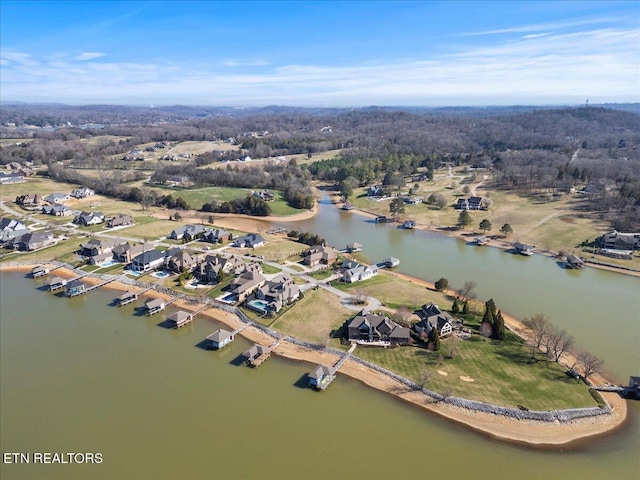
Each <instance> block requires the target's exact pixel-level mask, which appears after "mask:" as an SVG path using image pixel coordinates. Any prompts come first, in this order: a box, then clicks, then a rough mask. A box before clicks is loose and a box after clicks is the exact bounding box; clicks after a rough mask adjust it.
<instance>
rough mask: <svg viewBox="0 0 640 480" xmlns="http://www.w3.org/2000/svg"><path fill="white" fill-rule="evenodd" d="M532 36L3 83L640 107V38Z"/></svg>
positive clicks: (46, 91)
mask: <svg viewBox="0 0 640 480" xmlns="http://www.w3.org/2000/svg"><path fill="white" fill-rule="evenodd" d="M525 37H526V38H519V39H516V40H514V41H510V42H506V43H495V44H493V45H489V46H482V47H468V46H467V47H465V48H460V49H459V51H457V52H456V53H453V54H448V55H442V56H440V57H438V58H428V59H423V60H418V61H416V60H412V61H410V60H404V61H394V62H379V63H377V64H374V63H371V62H367V63H365V64H361V65H351V66H318V65H282V66H275V67H273V66H272V67H269V68H263V69H260V71H259V72H256V71H255V70H254V69H252V68H242V66H244V65H248V64H250V62H239V61H238V62H236V63H232V65H230V66H234V67H236V66H237V68H234V69H233V70H232V71H231V73H229V72H227V71H225V70H220V67H219V64H218V65H204V64H198V66H197V69H194V68H193V65H192V64H186V63H185V64H176V63H171V64H166V65H165V64H163V63H160V62H158V63H141V64H138V63H115V62H111V63H98V62H90V61H89V62H80V63H78V62H76V61H73V60H72V61H68V62H65V61H64V60H60V59H58V60H57V61H49V62H42V64H38V62H37V60H34V59H33V58H32V57H31V56H30V55H28V54H15V53H14V54H12V55H9V56H7V55H5V53H3V54H2V61H3V62H7V64H3V75H2V78H1V79H0V81H1V87H2V92H3V97H4V98H11V99H16V100H27V101H28V100H48V101H66V102H70V103H88V102H100V101H106V102H114V103H115V102H119V103H141V102H144V103H146V102H152V103H164V104H167V103H190V104H198V103H200V104H202V103H214V104H218V105H222V104H227V105H249V104H253V105H260V104H262V105H264V104H268V103H284V104H289V105H291V104H300V105H312V104H313V105H371V104H387V105H389V104H415V105H418V104H423V105H424V104H458V105H461V104H487V103H493V104H498V103H503V104H504V103H511V104H513V103H549V102H554V103H562V102H567V103H569V102H572V101H573V100H571V99H574V100H578V101H579V102H582V101H583V100H584V99H582V100H580V98H581V97H584V98H587V97H589V98H591V99H592V101H596V100H595V99H596V98H599V99H601V100H600V101H634V100H635V101H637V100H638V99H639V98H640V86H639V85H638V81H637V78H638V76H637V74H638V71H639V68H640V47H639V45H640V31H639V30H624V29H599V30H592V31H589V32H577V33H567V34H555V33H546V34H545V35H526V36H525ZM34 62H35V63H36V65H38V66H37V68H34V65H33V63H34ZM229 62H232V61H229ZM35 95H40V96H39V97H36V96H35ZM621 99H622V100H621Z"/></svg>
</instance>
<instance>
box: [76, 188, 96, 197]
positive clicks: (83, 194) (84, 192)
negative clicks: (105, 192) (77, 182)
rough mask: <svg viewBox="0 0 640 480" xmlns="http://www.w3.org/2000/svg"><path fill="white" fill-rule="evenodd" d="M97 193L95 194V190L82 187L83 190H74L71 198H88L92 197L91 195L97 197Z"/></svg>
mask: <svg viewBox="0 0 640 480" xmlns="http://www.w3.org/2000/svg"><path fill="white" fill-rule="evenodd" d="M95 194H96V192H94V191H93V190H91V189H90V188H88V187H82V188H78V189H76V190H73V191H72V192H71V196H72V197H75V198H78V199H80V198H86V197H90V196H91V195H95Z"/></svg>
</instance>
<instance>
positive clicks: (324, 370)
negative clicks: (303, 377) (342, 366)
mask: <svg viewBox="0 0 640 480" xmlns="http://www.w3.org/2000/svg"><path fill="white" fill-rule="evenodd" d="M329 375H333V368H331V367H327V366H326V365H318V366H317V367H316V368H314V369H313V370H312V371H311V373H309V378H313V379H314V380H320V379H321V378H323V377H326V376H329Z"/></svg>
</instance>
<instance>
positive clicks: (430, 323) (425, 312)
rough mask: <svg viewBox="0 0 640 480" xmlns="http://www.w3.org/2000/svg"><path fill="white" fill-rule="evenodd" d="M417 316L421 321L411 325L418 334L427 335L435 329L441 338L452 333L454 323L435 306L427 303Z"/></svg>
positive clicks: (451, 318) (450, 317)
mask: <svg viewBox="0 0 640 480" xmlns="http://www.w3.org/2000/svg"><path fill="white" fill-rule="evenodd" d="M419 315H420V317H421V320H420V321H419V322H417V323H415V324H414V325H413V329H414V330H415V331H416V332H417V333H418V334H421V335H422V334H424V335H429V332H431V330H432V329H434V328H437V329H438V333H439V334H440V336H441V337H445V336H447V335H450V334H451V333H453V326H454V323H456V321H455V320H454V319H453V317H452V316H451V315H449V314H448V313H447V312H443V311H442V310H440V307H438V306H437V305H436V304H434V303H432V302H429V303H427V304H425V305H423V306H422V308H421V309H420V312H419Z"/></svg>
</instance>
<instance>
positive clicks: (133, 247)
mask: <svg viewBox="0 0 640 480" xmlns="http://www.w3.org/2000/svg"><path fill="white" fill-rule="evenodd" d="M154 248H155V247H154V246H153V245H152V244H151V243H131V242H125V243H122V244H120V245H116V246H115V247H113V250H111V252H112V253H113V259H114V260H115V261H116V262H122V263H131V261H132V260H133V259H134V258H135V257H137V256H138V255H140V254H141V253H144V252H148V251H150V250H153V249H154Z"/></svg>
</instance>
